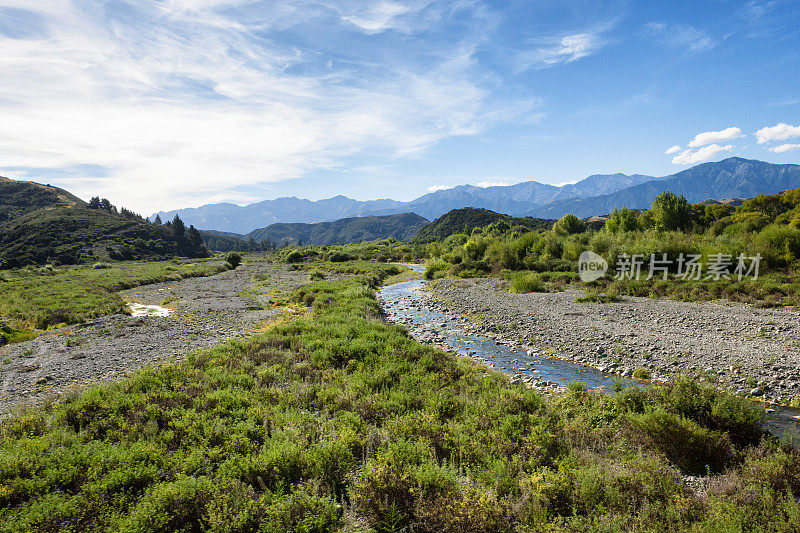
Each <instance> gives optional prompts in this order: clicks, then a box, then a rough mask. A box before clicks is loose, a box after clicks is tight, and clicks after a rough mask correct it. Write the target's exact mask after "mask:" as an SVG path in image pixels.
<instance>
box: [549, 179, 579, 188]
mask: <svg viewBox="0 0 800 533" xmlns="http://www.w3.org/2000/svg"><path fill="white" fill-rule="evenodd" d="M579 181H581V179H576V180H570V181H562V182H561V183H554V184H553V187H563V186H564V185H575V184H576V183H578V182H579Z"/></svg>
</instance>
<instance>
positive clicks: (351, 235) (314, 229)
mask: <svg viewBox="0 0 800 533" xmlns="http://www.w3.org/2000/svg"><path fill="white" fill-rule="evenodd" d="M427 223H428V221H427V220H426V219H424V218H422V217H421V216H419V215H417V214H415V213H400V214H397V215H382V216H365V217H350V218H343V219H341V220H336V221H334V222H318V223H316V224H303V223H296V224H271V225H269V226H267V227H266V228H260V229H257V230H253V231H251V232H250V233H248V234H246V235H237V234H233V233H229V232H221V231H204V232H201V235H203V239H204V241H205V242H206V243H207V244H208V246H209V248H212V249H214V250H222V251H225V250H227V249H236V248H237V247H236V243H235V241H231V239H233V238H238V239H239V242H242V241H249V240H250V239H252V240H253V241H255V242H256V243H267V242H269V243H275V244H277V245H281V244H283V243H284V242H287V243H290V244H297V243H298V242H302V243H303V244H312V245H317V246H327V245H331V244H350V243H359V242H362V241H374V240H376V239H388V238H390V237H392V238H395V239H397V240H398V241H402V242H408V241H410V240H411V239H412V238H413V237H414V236H415V235H416V234H417V233H418V232H419V230H420V228H422V227H423V226H425V225H426V224H427ZM228 247H231V248H228Z"/></svg>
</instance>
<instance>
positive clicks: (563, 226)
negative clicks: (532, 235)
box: [553, 213, 586, 235]
mask: <svg viewBox="0 0 800 533" xmlns="http://www.w3.org/2000/svg"><path fill="white" fill-rule="evenodd" d="M584 231H586V224H585V223H584V222H583V221H582V220H581V219H579V218H578V217H576V216H575V215H573V214H571V213H567V214H566V215H564V216H563V217H561V218H560V219H558V220H557V221H556V222H555V224H553V233H555V234H556V235H572V234H574V233H583V232H584Z"/></svg>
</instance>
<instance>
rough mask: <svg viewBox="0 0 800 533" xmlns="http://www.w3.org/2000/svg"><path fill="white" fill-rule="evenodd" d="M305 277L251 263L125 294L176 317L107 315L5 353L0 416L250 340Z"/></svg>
mask: <svg viewBox="0 0 800 533" xmlns="http://www.w3.org/2000/svg"><path fill="white" fill-rule="evenodd" d="M254 279H256V280H257V281H256V283H258V284H259V286H258V290H257V291H254V290H253V289H254V286H253V280H254ZM307 279H308V273H307V272H303V271H291V270H289V269H288V268H286V267H285V266H280V265H271V264H268V263H264V262H250V263H245V264H243V265H241V266H240V267H239V268H237V269H236V270H230V271H227V272H223V273H222V274H217V275H215V276H211V277H207V278H190V279H186V280H183V281H178V282H169V283H158V284H154V285H146V286H142V287H137V288H135V289H131V290H128V291H124V292H122V293H120V294H121V295H122V296H123V297H124V298H125V299H127V300H129V301H131V302H138V303H142V304H147V305H160V306H163V307H165V308H168V309H170V310H171V311H172V312H171V314H170V315H169V316H167V317H158V316H147V317H131V316H127V315H111V316H106V317H103V318H100V319H98V320H94V321H92V322H88V323H86V324H80V325H77V326H70V327H65V328H61V329H58V330H54V331H50V332H47V333H45V334H43V335H40V336H39V337H37V338H36V339H33V340H31V341H27V342H22V343H17V344H12V345H8V346H5V347H3V348H0V360H1V361H2V364H0V379H2V383H0V413H5V412H8V411H9V410H10V409H11V408H12V407H14V406H15V405H19V404H23V403H37V402H40V401H42V400H44V399H45V398H47V397H50V396H54V395H56V394H58V393H61V392H63V391H65V390H69V389H72V388H81V387H83V386H85V385H86V384H89V383H95V382H98V381H102V380H106V379H113V378H116V377H119V376H121V375H124V374H126V373H129V372H131V371H133V370H136V369H138V368H141V367H142V366H144V365H146V364H158V363H160V362H166V361H175V360H177V359H180V358H182V357H183V356H185V355H186V354H187V353H188V352H191V351H193V350H196V349H199V348H206V347H210V346H214V345H217V344H221V343H223V342H225V341H227V340H230V339H232V338H235V337H242V336H247V335H250V334H252V332H253V331H254V330H255V329H256V328H257V326H258V324H259V323H261V322H263V321H265V320H268V319H270V318H272V317H274V316H275V315H276V314H277V313H279V311H277V310H273V309H272V308H271V305H269V300H270V298H271V297H272V296H276V295H277V294H279V293H280V292H283V291H287V290H291V289H294V288H296V287H297V286H299V285H300V284H302V283H305V282H306V281H307ZM258 293H261V294H258Z"/></svg>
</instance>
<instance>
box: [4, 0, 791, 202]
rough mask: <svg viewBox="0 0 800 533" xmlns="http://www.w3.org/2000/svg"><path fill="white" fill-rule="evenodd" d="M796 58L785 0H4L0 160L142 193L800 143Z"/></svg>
mask: <svg viewBox="0 0 800 533" xmlns="http://www.w3.org/2000/svg"><path fill="white" fill-rule="evenodd" d="M798 72H800V2H798V1H797V0H794V1H786V0H775V1H766V2H763V1H753V2H733V1H730V2H728V1H722V0H716V1H708V2H703V1H694V2H613V1H612V2H580V1H570V2H555V1H552V2H551V1H513V0H512V1H503V2H489V1H478V0H455V1H450V2H437V1H428V0H402V1H401V0H385V1H381V0H379V1H374V2H356V1H350V0H338V1H333V0H319V1H305V0H296V1H291V2H281V1H275V0H273V1H249V0H160V1H145V0H139V1H135V2H133V1H130V2H126V1H122V0H116V1H92V0H80V1H70V0H48V2H41V1H39V0H4V1H3V2H2V6H0V79H1V80H2V83H0V174H2V175H6V176H9V177H12V178H18V179H35V180H39V181H45V182H49V183H52V184H54V185H58V186H62V187H65V188H67V189H69V190H70V191H73V192H75V193H76V194H78V195H79V196H82V197H89V196H92V195H94V194H100V195H102V196H107V197H109V198H110V199H111V200H112V201H113V202H114V203H117V204H120V205H125V206H128V207H131V208H133V209H136V210H138V211H141V212H143V213H145V214H147V213H151V212H153V211H155V210H159V209H172V208H178V207H187V206H197V205H201V204H204V203H212V202H220V201H230V202H234V203H239V204H244V203H250V202H254V201H258V200H262V199H269V198H275V197H278V196H298V197H305V198H311V199H319V198H324V197H329V196H333V195H335V194H344V195H347V196H350V197H353V198H358V199H372V198H386V197H391V198H395V199H399V200H409V199H412V198H414V197H416V196H419V195H422V194H424V193H426V192H428V191H429V190H434V189H436V188H442V187H449V186H454V185H458V184H463V183H472V184H485V183H509V184H510V183H517V182H520V181H527V180H537V181H541V182H545V183H554V184H558V183H564V182H572V181H576V180H578V179H581V178H584V177H586V176H588V175H590V174H593V173H609V172H626V173H643V174H651V175H666V174H670V173H673V172H676V171H679V170H681V169H684V168H687V167H688V166H691V165H694V164H697V163H699V162H703V161H709V160H718V159H722V158H725V157H728V156H731V155H738V156H742V157H748V158H754V159H761V160H766V161H771V162H776V163H798V162H800V75H798ZM666 152H669V153H666Z"/></svg>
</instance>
